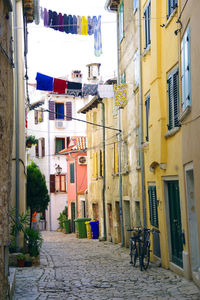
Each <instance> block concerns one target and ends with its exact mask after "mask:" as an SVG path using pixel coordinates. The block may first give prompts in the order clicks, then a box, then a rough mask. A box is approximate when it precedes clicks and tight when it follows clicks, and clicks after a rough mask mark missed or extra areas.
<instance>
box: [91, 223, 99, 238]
mask: <svg viewBox="0 0 200 300" xmlns="http://www.w3.org/2000/svg"><path fill="white" fill-rule="evenodd" d="M90 227H91V237H92V239H98V237H99V221H91V222H90Z"/></svg>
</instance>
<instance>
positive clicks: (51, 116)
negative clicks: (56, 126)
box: [49, 101, 55, 120]
mask: <svg viewBox="0 0 200 300" xmlns="http://www.w3.org/2000/svg"><path fill="white" fill-rule="evenodd" d="M49 110H50V112H49V120H54V119H55V103H54V101H49Z"/></svg>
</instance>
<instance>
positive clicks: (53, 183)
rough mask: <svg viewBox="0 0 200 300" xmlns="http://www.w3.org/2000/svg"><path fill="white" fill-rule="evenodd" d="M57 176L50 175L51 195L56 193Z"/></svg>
mask: <svg viewBox="0 0 200 300" xmlns="http://www.w3.org/2000/svg"><path fill="white" fill-rule="evenodd" d="M55 177H56V176H55V174H50V193H55Z"/></svg>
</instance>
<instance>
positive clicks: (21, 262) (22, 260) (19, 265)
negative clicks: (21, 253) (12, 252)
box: [17, 259, 25, 268]
mask: <svg viewBox="0 0 200 300" xmlns="http://www.w3.org/2000/svg"><path fill="white" fill-rule="evenodd" d="M24 261H25V260H24V259H18V260H17V265H18V267H20V268H21V267H24Z"/></svg>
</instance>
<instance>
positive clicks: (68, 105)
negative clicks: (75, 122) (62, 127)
mask: <svg viewBox="0 0 200 300" xmlns="http://www.w3.org/2000/svg"><path fill="white" fill-rule="evenodd" d="M66 115H67V116H66V120H67V121H71V120H72V103H71V102H67V103H66Z"/></svg>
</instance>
